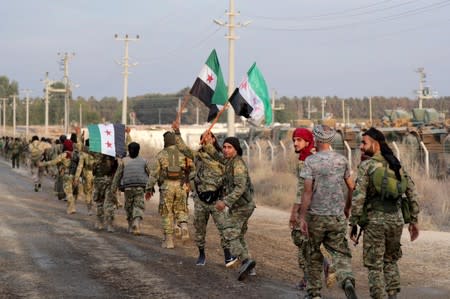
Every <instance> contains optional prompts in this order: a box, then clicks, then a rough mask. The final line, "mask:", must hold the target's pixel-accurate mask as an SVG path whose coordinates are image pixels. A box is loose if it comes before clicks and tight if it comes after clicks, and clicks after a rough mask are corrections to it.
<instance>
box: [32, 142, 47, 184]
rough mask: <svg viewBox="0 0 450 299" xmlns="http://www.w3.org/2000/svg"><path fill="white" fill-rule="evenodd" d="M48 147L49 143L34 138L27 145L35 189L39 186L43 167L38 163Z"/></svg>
mask: <svg viewBox="0 0 450 299" xmlns="http://www.w3.org/2000/svg"><path fill="white" fill-rule="evenodd" d="M49 148H50V144H48V143H47V142H42V141H39V140H34V141H33V142H31V143H30V144H29V145H28V151H29V157H30V171H31V175H32V177H33V183H34V188H35V191H38V189H39V188H40V187H41V180H42V174H43V173H44V167H42V166H40V165H39V162H41V161H42V159H43V156H44V152H45V151H46V150H47V149H49Z"/></svg>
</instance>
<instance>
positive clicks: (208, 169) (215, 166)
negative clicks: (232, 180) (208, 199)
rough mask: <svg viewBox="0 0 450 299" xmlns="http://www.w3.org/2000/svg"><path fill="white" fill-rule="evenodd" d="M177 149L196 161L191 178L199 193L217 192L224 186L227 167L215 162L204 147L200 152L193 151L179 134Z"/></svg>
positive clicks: (177, 135) (177, 136)
mask: <svg viewBox="0 0 450 299" xmlns="http://www.w3.org/2000/svg"><path fill="white" fill-rule="evenodd" d="M175 138H176V145H177V148H178V149H179V150H180V152H182V153H183V154H184V155H185V156H186V157H188V158H189V159H191V160H193V161H194V165H195V171H194V172H193V173H192V177H191V178H190V179H191V181H193V184H194V186H195V190H196V191H197V192H207V191H216V190H218V189H219V188H221V187H222V185H223V174H224V170H225V166H224V165H223V164H222V163H220V162H219V161H217V160H215V159H214V158H213V157H212V156H211V155H210V154H208V153H207V152H206V151H205V149H204V148H203V147H202V148H200V149H199V150H198V151H193V150H191V149H190V148H189V147H188V146H187V145H186V144H185V143H184V141H183V139H182V138H181V136H180V135H179V134H176V135H175Z"/></svg>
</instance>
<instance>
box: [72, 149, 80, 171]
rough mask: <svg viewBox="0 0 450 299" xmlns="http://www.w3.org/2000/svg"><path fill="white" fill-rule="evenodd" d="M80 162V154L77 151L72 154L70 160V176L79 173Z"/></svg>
mask: <svg viewBox="0 0 450 299" xmlns="http://www.w3.org/2000/svg"><path fill="white" fill-rule="evenodd" d="M79 162H80V153H79V152H78V151H77V150H75V151H73V152H72V156H71V158H70V166H69V174H70V175H75V173H76V172H77V167H78V163H79Z"/></svg>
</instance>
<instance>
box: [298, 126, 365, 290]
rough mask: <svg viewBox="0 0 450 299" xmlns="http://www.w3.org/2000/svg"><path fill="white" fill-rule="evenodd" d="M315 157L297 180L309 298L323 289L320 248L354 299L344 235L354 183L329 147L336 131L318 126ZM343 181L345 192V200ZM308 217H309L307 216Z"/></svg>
mask: <svg viewBox="0 0 450 299" xmlns="http://www.w3.org/2000/svg"><path fill="white" fill-rule="evenodd" d="M313 135H314V140H315V143H316V149H317V150H318V153H317V154H315V155H310V156H309V157H308V158H306V160H305V164H304V167H303V169H302V171H301V173H300V176H301V177H302V178H303V179H304V180H305V183H304V192H303V195H302V204H301V210H300V229H301V231H302V233H303V234H305V235H306V237H308V238H309V245H310V251H309V259H308V263H307V274H308V284H307V293H308V298H320V296H321V295H320V291H321V289H322V279H321V273H322V266H323V254H322V253H321V251H320V246H321V245H322V244H323V246H324V247H325V249H326V250H327V251H328V252H330V254H331V256H332V260H333V263H334V264H335V268H336V276H337V279H338V282H339V284H340V286H341V287H342V288H343V289H344V291H345V295H346V296H347V298H357V297H356V294H355V288H354V286H355V279H354V276H353V273H352V268H351V257H352V255H351V251H350V248H349V247H348V243H347V239H346V233H347V221H346V219H345V218H346V217H348V215H349V212H350V207H351V195H352V190H353V182H352V180H351V178H350V169H349V165H348V162H347V159H345V157H344V156H342V155H341V154H339V153H336V152H334V151H331V149H330V144H331V142H332V141H333V139H334V137H335V135H336V131H334V130H333V129H331V128H329V127H328V126H323V125H317V126H315V127H314V130H313ZM342 181H345V184H346V185H347V189H348V196H347V200H345V198H344V192H343V191H344V190H343V188H342ZM307 214H308V215H307Z"/></svg>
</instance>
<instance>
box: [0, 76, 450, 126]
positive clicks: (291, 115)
mask: <svg viewBox="0 0 450 299" xmlns="http://www.w3.org/2000/svg"><path fill="white" fill-rule="evenodd" d="M61 84H62V83H61V82H58V83H56V84H55V86H54V87H55V88H61ZM62 88H64V84H62ZM188 91H189V88H188V87H186V88H183V89H181V90H180V91H178V92H175V93H172V94H155V93H149V94H144V95H140V96H135V97H130V98H129V99H128V112H132V114H134V116H135V119H134V120H135V124H137V125H138V124H170V123H172V121H173V120H174V119H175V117H176V115H177V111H178V106H179V105H180V102H182V101H183V98H184V95H185V94H187V92H188ZM18 92H19V84H18V82H16V81H14V80H13V81H11V80H10V79H9V78H8V77H6V76H0V98H8V100H7V101H6V109H7V111H8V110H9V111H12V101H13V100H12V95H14V94H16V95H17V94H18ZM43 94H44V93H43ZM325 100H326V104H325V109H324V112H325V113H326V114H327V115H328V116H329V117H331V118H335V119H337V120H338V121H340V120H342V104H343V103H344V107H345V118H347V108H349V113H350V115H349V116H350V121H351V120H352V119H358V120H361V119H368V118H369V109H370V108H369V98H367V97H366V98H353V97H350V98H340V97H337V96H331V97H325ZM69 102H70V103H69V110H70V115H69V121H70V122H71V124H77V123H78V122H79V120H80V111H81V121H82V124H83V125H86V124H90V123H101V122H111V123H116V122H120V121H121V115H122V101H121V100H120V99H118V98H116V97H103V98H101V99H96V98H95V97H89V98H84V97H80V96H78V97H76V98H72V97H70V100H69ZM308 102H310V112H309V113H308ZM0 103H1V104H2V105H3V102H0ZM16 103H17V104H16V124H17V125H19V126H20V125H24V124H25V123H26V103H25V99H24V98H23V97H22V98H19V97H16ZM321 103H322V98H320V97H297V96H296V97H285V96H283V97H281V98H278V99H276V101H275V106H276V107H281V108H282V109H281V110H275V117H274V121H275V122H279V123H292V122H293V121H295V120H298V119H306V118H307V117H308V115H310V117H311V119H312V120H318V119H321V117H322V108H321ZM80 107H81V109H80ZM417 107H418V101H417V100H416V99H410V98H407V97H381V96H374V97H372V117H373V119H374V120H376V119H381V118H382V117H383V115H384V111H385V110H386V109H399V108H401V109H404V110H406V111H411V110H412V109H413V108H417ZM423 107H426V108H435V109H436V110H437V111H439V112H443V113H445V115H446V116H447V117H448V112H449V111H450V97H440V98H437V99H433V100H425V101H424V102H423ZM2 109H3V107H2ZM29 115H30V118H29V124H30V125H44V122H45V100H44V95H42V97H30V99H29ZM207 115H208V109H207V107H206V106H205V105H204V104H203V103H202V102H200V101H199V100H198V99H196V98H192V99H189V101H188V102H187V105H186V107H185V109H184V110H183V113H182V117H181V121H182V123H183V124H195V123H197V121H198V122H199V123H204V122H205V121H206V118H207ZM12 117H13V116H12V113H11V112H7V113H6V123H7V124H12ZM128 119H130V118H128ZM63 121H64V94H61V93H58V94H57V93H54V94H52V93H50V96H49V125H60V124H61V125H62V124H63ZM236 121H237V122H239V118H238V117H237V118H236ZM129 122H130V123H132V120H130V121H129ZM219 122H226V113H224V115H223V116H222V117H221V118H220V119H219Z"/></svg>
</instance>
